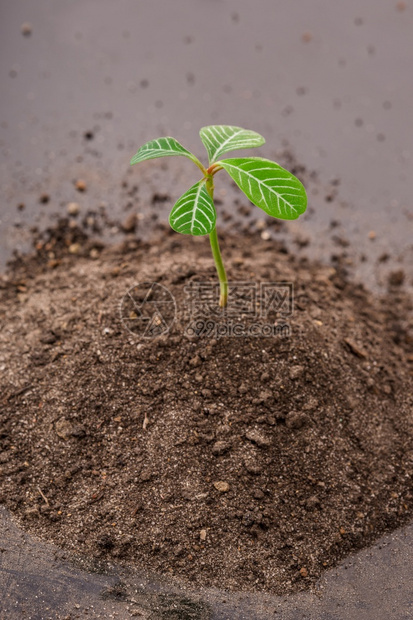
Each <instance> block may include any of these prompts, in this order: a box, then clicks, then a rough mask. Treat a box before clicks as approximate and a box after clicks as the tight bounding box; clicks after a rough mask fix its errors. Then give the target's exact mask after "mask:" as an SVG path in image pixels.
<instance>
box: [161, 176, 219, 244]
mask: <svg viewBox="0 0 413 620" xmlns="http://www.w3.org/2000/svg"><path fill="white" fill-rule="evenodd" d="M216 219H217V215H216V212H215V207H214V203H213V202H212V199H211V197H210V195H209V194H208V192H207V190H206V187H205V179H202V181H199V182H198V183H195V185H193V186H192V187H191V188H190V189H189V190H188V191H187V192H185V194H183V195H182V196H181V197H180V199H179V200H178V202H176V203H175V205H174V207H173V209H172V211H171V213H170V216H169V223H170V225H171V227H172V228H173V229H174V230H175V231H176V232H179V233H182V234H184V235H195V236H199V235H208V234H209V233H210V232H212V231H213V230H214V228H215V222H216Z"/></svg>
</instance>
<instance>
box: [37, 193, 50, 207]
mask: <svg viewBox="0 0 413 620" xmlns="http://www.w3.org/2000/svg"><path fill="white" fill-rule="evenodd" d="M49 201H50V196H49V194H42V195H41V196H40V198H39V202H40V203H41V204H42V205H47V203H48V202H49Z"/></svg>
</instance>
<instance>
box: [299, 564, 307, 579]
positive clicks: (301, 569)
mask: <svg viewBox="0 0 413 620" xmlns="http://www.w3.org/2000/svg"><path fill="white" fill-rule="evenodd" d="M300 575H301V577H304V578H305V577H308V570H307V569H306V568H305V566H303V568H300Z"/></svg>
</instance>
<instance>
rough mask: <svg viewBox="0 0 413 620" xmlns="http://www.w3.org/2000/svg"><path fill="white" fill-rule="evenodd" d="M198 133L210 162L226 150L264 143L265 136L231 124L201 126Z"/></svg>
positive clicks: (251, 146)
mask: <svg viewBox="0 0 413 620" xmlns="http://www.w3.org/2000/svg"><path fill="white" fill-rule="evenodd" d="M199 135H200V136H201V140H202V142H203V144H204V146H205V148H206V150H207V151H208V155H209V163H210V164H212V163H214V161H216V159H217V157H219V156H220V155H223V154H224V153H228V151H236V150H237V149H249V148H253V147H255V146H261V145H262V144H264V143H265V138H263V137H262V136H260V134H259V133H256V132H255V131H250V130H249V129H242V127H233V126H231V125H209V127H202V129H201V131H200V132H199Z"/></svg>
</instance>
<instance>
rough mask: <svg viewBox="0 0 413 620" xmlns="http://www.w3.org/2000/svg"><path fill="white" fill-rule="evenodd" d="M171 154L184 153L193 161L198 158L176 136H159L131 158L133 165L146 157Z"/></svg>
mask: <svg viewBox="0 0 413 620" xmlns="http://www.w3.org/2000/svg"><path fill="white" fill-rule="evenodd" d="M171 155H184V156H185V157H189V159H191V160H192V161H195V160H196V157H195V155H192V153H190V152H189V151H187V150H186V148H184V147H183V146H182V144H180V143H179V142H178V140H175V138H169V137H167V138H157V140H151V141H150V142H147V143H146V144H144V145H143V146H141V148H140V149H139V151H138V152H137V153H136V155H134V156H133V157H132V159H131V162H130V163H131V165H132V166H133V164H138V163H139V162H141V161H145V160H146V159H156V158H157V157H170V156H171Z"/></svg>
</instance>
